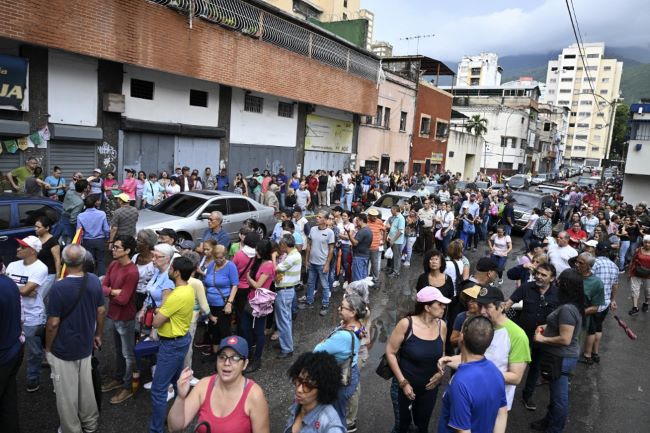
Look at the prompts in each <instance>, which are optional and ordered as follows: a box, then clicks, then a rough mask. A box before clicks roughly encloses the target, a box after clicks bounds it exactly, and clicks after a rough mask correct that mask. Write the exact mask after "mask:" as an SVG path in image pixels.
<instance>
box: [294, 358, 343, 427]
mask: <svg viewBox="0 0 650 433" xmlns="http://www.w3.org/2000/svg"><path fill="white" fill-rule="evenodd" d="M288 374H289V378H290V379H291V382H292V383H293V386H294V387H295V392H294V398H295V401H294V403H293V405H292V406H291V410H290V412H291V415H289V419H288V420H287V425H286V426H285V428H284V430H283V433H320V432H325V433H345V432H346V429H345V427H344V425H343V424H342V423H341V420H340V418H339V416H338V414H337V413H336V409H334V406H333V404H334V402H335V401H336V398H337V394H338V392H339V388H340V387H341V381H340V380H338V378H339V377H340V376H341V369H340V367H339V366H338V364H337V363H336V358H335V357H334V356H332V355H330V354H329V353H325V352H307V353H303V354H302V355H300V357H299V358H298V359H297V360H296V362H294V363H293V365H292V366H291V367H290V368H289V371H288Z"/></svg>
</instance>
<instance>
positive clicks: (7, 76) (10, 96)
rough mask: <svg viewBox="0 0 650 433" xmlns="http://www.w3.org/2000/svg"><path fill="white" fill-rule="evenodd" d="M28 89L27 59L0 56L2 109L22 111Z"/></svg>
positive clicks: (0, 103)
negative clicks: (9, 108) (10, 108)
mask: <svg viewBox="0 0 650 433" xmlns="http://www.w3.org/2000/svg"><path fill="white" fill-rule="evenodd" d="M25 89H27V59H24V58H22V57H15V56H8V55H5V54H0V107H2V106H5V107H15V108H16V109H18V110H20V108H21V106H22V105H23V100H24V98H25Z"/></svg>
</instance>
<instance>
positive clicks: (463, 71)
mask: <svg viewBox="0 0 650 433" xmlns="http://www.w3.org/2000/svg"><path fill="white" fill-rule="evenodd" d="M498 62H499V56H498V55H496V54H495V53H481V54H479V55H478V56H463V58H462V59H461V60H460V62H459V63H458V73H457V74H456V87H469V86H488V87H497V86H499V85H501V72H503V69H502V68H501V66H499V63H498Z"/></svg>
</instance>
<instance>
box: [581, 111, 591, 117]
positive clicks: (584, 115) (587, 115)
mask: <svg viewBox="0 0 650 433" xmlns="http://www.w3.org/2000/svg"><path fill="white" fill-rule="evenodd" d="M578 116H580V117H591V113H590V112H588V111H581V112H579V113H578Z"/></svg>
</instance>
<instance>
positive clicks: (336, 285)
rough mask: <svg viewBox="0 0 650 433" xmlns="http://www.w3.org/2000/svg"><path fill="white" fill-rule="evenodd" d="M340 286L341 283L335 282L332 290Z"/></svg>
mask: <svg viewBox="0 0 650 433" xmlns="http://www.w3.org/2000/svg"><path fill="white" fill-rule="evenodd" d="M340 285H341V283H339V282H338V281H334V282H333V283H332V288H333V289H336V288H337V287H339V286H340Z"/></svg>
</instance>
